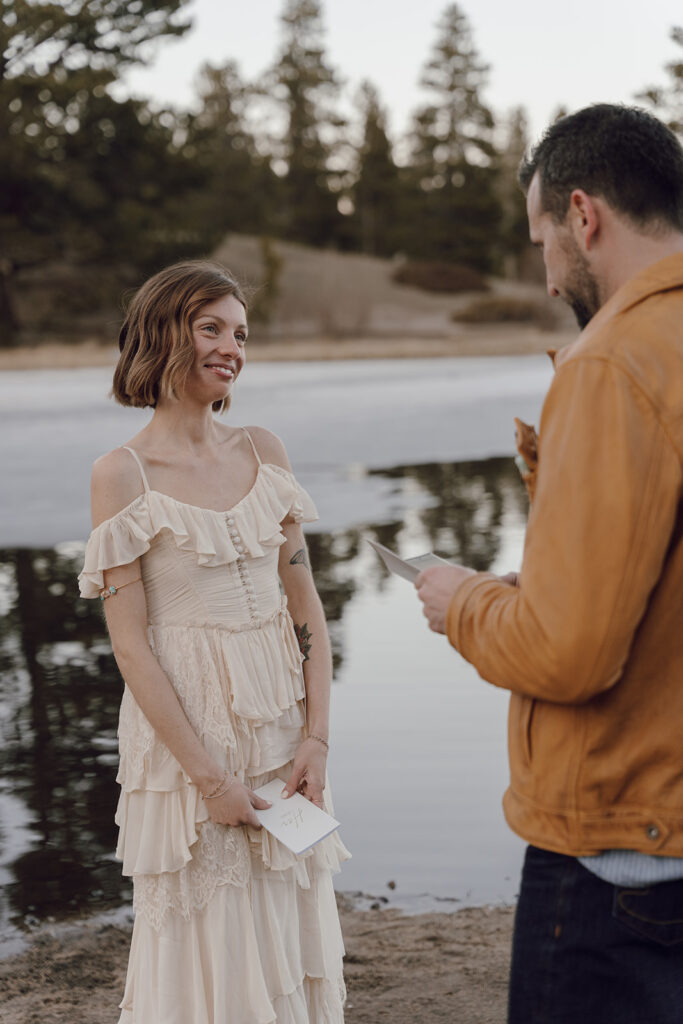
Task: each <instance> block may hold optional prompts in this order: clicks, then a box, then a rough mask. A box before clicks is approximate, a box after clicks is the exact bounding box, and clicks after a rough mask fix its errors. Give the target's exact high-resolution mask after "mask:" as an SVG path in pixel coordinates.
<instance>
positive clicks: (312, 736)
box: [308, 732, 330, 750]
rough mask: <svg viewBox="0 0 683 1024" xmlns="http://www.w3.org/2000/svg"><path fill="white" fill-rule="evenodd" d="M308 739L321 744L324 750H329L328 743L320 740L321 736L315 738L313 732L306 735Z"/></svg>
mask: <svg viewBox="0 0 683 1024" xmlns="http://www.w3.org/2000/svg"><path fill="white" fill-rule="evenodd" d="M308 739H309V740H317V741H318V743H322V745H323V746H324V748H325V750H329V749H330V745H329V743H328V742H327V740H324V739H323V738H322V736H316V735H315V733H313V732H310V733H309V734H308Z"/></svg>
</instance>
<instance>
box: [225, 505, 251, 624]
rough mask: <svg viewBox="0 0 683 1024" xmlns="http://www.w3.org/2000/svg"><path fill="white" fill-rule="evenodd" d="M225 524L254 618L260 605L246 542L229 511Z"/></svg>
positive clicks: (248, 604)
mask: <svg viewBox="0 0 683 1024" xmlns="http://www.w3.org/2000/svg"><path fill="white" fill-rule="evenodd" d="M225 524H226V526H227V527H228V533H229V534H230V540H231V541H232V546H233V547H234V549H235V551H236V552H237V571H238V572H239V575H240V582H241V584H242V586H243V587H244V590H245V593H246V595H247V606H248V608H249V614H250V615H251V617H252V619H255V618H257V617H258V605H257V604H256V595H255V593H254V583H253V581H252V579H251V576H250V575H249V569H248V568H247V556H246V554H245V551H244V544H243V543H242V538H241V537H240V534H239V530H238V529H237V527H236V526H235V517H234V516H233V515H231V514H230V513H228V515H226V517H225Z"/></svg>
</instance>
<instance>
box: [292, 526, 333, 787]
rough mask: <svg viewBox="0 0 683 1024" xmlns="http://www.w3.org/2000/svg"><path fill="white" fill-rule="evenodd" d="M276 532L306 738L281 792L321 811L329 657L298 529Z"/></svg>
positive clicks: (318, 602) (323, 785) (330, 677)
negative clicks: (299, 666) (298, 661)
mask: <svg viewBox="0 0 683 1024" xmlns="http://www.w3.org/2000/svg"><path fill="white" fill-rule="evenodd" d="M282 532H283V533H284V535H285V543H284V544H283V545H282V547H281V548H280V562H279V573H280V579H281V580H282V585H283V587H284V589H285V593H286V595H287V604H288V607H289V611H290V614H291V616H292V621H293V622H294V628H295V630H296V633H297V638H298V640H299V648H300V650H301V653H302V654H303V656H304V662H303V671H304V683H305V686H306V731H307V734H308V736H307V738H306V739H305V740H304V741H303V743H302V744H301V746H300V747H299V750H298V751H297V754H296V757H295V759H294V765H293V767H292V772H291V775H290V777H289V779H288V780H287V785H286V787H285V792H286V795H287V796H291V794H292V793H294V792H295V790H296V789H297V788H300V789H301V791H302V792H303V793H304V795H305V796H306V797H308V799H309V800H311V801H312V802H313V803H314V804H317V805H318V806H319V807H322V804H323V789H324V788H325V767H326V764H327V750H328V747H327V742H328V739H329V719H330V684H331V682H332V654H331V651H330V641H329V637H328V634H327V625H326V623H325V615H324V612H323V607H322V604H321V602H320V598H319V597H318V594H317V591H316V589H315V584H314V582H313V576H312V575H311V567H310V564H309V561H308V552H307V550H306V542H305V540H304V535H303V532H302V530H301V527H300V526H298V525H297V524H296V523H287V522H285V523H283V524H282Z"/></svg>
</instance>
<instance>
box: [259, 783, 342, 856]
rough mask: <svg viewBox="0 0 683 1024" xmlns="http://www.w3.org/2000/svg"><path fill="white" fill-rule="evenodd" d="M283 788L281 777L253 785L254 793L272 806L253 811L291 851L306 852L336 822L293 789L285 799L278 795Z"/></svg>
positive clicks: (268, 829)
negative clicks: (262, 784) (254, 787)
mask: <svg viewBox="0 0 683 1024" xmlns="http://www.w3.org/2000/svg"><path fill="white" fill-rule="evenodd" d="M284 788H285V783H284V782H283V781H282V779H271V780H270V782H266V784H265V786H260V787H259V789H255V790H254V792H255V793H256V796H260V797H261V799H262V800H269V801H270V802H271V803H272V805H273V806H272V807H269V808H268V809H267V810H266V811H259V810H257V809H256V808H254V813H255V814H256V817H257V818H258V820H259V821H260V822H261V824H262V825H263V827H264V828H265V829H267V831H268V832H270V834H271V835H272V836H275V838H276V839H279V840H280V842H281V843H284V844H285V846H287V847H288V848H289V849H290V850H291V851H292V853H305V851H306V850H310V848H311V847H312V846H315V844H316V843H319V842H320V840H321V839H324V838H325V837H326V836H329V835H330V833H331V832H334V830H335V829H336V828H339V822H338V821H337V819H336V818H333V817H332V815H331V814H328V813H327V812H326V811H321V810H320V808H319V807H316V805H315V804H312V803H311V801H310V800H307V799H306V797H305V796H302V795H301V793H293V794H292V795H291V796H290V797H289V798H288V799H287V800H285V799H284V798H283V797H281V796H280V793H281V792H282V790H283V789H284Z"/></svg>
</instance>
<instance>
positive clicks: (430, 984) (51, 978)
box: [0, 898, 513, 1024]
mask: <svg viewBox="0 0 683 1024" xmlns="http://www.w3.org/2000/svg"><path fill="white" fill-rule="evenodd" d="M340 902H341V907H340V911H341V921H342V928H343V930H344V938H345V942H346V952H347V955H346V968H345V974H346V984H347V988H348V1001H347V1005H346V1021H347V1024H384V1022H387V1024H388V1022H391V1024H437V1022H446V1021H448V1022H449V1024H504V1021H505V1005H506V991H507V974H508V962H509V949H510V938H511V932H512V917H513V910H512V909H511V908H507V907H495V908H488V907H478V908H471V909H465V910H460V911H458V912H457V913H454V914H438V913H435V914H421V915H419V916H408V915H402V914H400V913H399V912H398V911H395V910H354V909H351V908H349V907H347V906H345V901H344V899H343V898H342V900H341V901H340ZM129 942H130V931H129V930H128V929H126V928H119V927H114V926H112V925H107V926H104V927H100V928H99V929H95V930H93V929H92V928H90V929H88V928H84V929H83V930H82V931H81V932H80V934H79V933H77V934H75V935H74V934H73V933H71V934H69V936H68V937H66V938H54V937H50V936H49V935H47V936H45V937H42V938H40V939H39V940H38V941H37V942H35V943H34V945H33V946H32V947H31V949H30V950H29V951H28V952H26V953H23V954H21V955H19V956H15V957H12V958H10V959H8V960H5V961H2V962H0V1006H1V1017H2V1021H3V1024H116V1021H117V1020H118V1015H119V1014H118V1010H117V1004H118V1002H119V1000H120V998H121V994H122V992H123V983H124V978H125V971H126V961H127V958H128V946H129Z"/></svg>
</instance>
